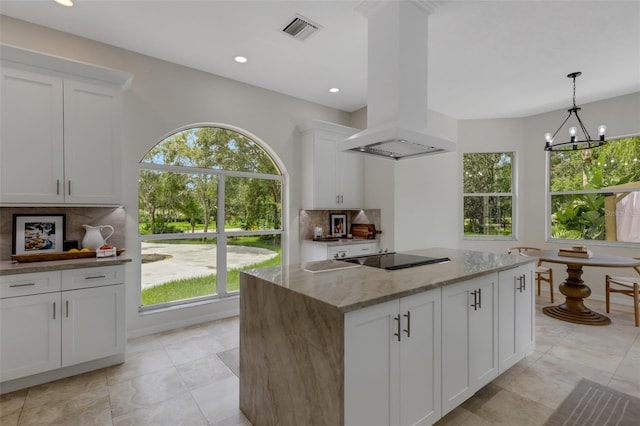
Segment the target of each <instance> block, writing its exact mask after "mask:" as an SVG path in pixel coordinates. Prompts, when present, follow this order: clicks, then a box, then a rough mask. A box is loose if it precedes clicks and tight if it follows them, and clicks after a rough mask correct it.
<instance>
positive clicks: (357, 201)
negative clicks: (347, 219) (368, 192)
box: [336, 147, 364, 209]
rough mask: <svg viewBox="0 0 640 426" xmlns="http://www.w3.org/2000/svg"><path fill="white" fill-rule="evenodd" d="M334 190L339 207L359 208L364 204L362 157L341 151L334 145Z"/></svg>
mask: <svg viewBox="0 0 640 426" xmlns="http://www.w3.org/2000/svg"><path fill="white" fill-rule="evenodd" d="M336 152H337V154H336V157H337V161H336V162H337V164H338V170H337V177H336V182H337V184H336V187H337V189H336V192H337V194H339V196H340V198H339V201H340V204H339V205H340V208H343V209H361V208H362V206H363V205H364V158H363V156H362V155H360V154H356V153H349V152H341V151H338V149H337V147H336Z"/></svg>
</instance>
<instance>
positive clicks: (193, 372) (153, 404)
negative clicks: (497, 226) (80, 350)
mask: <svg viewBox="0 0 640 426" xmlns="http://www.w3.org/2000/svg"><path fill="white" fill-rule="evenodd" d="M547 304H548V300H547V299H545V298H544V296H543V297H542V298H538V306H537V336H536V338H537V343H536V351H535V353H534V354H532V355H531V356H529V357H527V358H526V359H524V360H523V361H521V362H520V363H519V364H517V365H516V366H514V367H513V368H511V369H510V370H509V371H507V372H506V373H504V374H503V375H501V376H500V377H498V378H497V379H496V380H494V381H493V382H492V383H490V384H489V385H488V386H486V387H485V388H483V389H482V390H481V391H480V392H478V393H477V394H476V395H474V396H473V397H472V398H471V399H469V400H468V401H466V402H465V403H464V404H462V405H461V406H460V407H458V408H457V409H455V410H453V411H452V412H451V413H449V414H448V415H447V416H445V417H444V418H443V419H442V420H440V421H439V422H438V423H437V424H438V425H440V426H441V425H447V426H448V425H472V426H482V425H495V424H502V425H509V426H515V425H518V426H525V425H542V424H543V423H544V422H545V420H546V419H547V418H548V417H549V416H550V415H551V413H552V412H553V411H554V409H555V408H556V407H557V406H558V405H559V404H560V402H561V401H562V399H563V398H564V397H565V396H567V395H568V394H569V392H570V391H571V390H572V389H573V387H574V386H575V385H576V384H577V383H578V381H579V380H580V379H581V378H582V377H585V378H588V379H590V380H592V381H595V382H598V383H602V384H605V385H608V386H610V387H612V388H615V389H617V390H620V391H622V392H626V393H628V394H631V395H634V396H637V397H640V328H637V327H634V325H633V314H632V309H631V307H628V306H616V307H615V308H614V309H613V312H612V313H611V315H610V317H611V319H612V321H613V324H612V325H610V326H605V327H593V326H584V325H576V324H571V323H565V322H561V321H558V320H554V319H552V318H549V317H547V316H545V315H543V314H542V313H541V311H540V310H541V307H542V306H545V305H547ZM588 304H589V306H590V307H592V308H594V309H596V310H598V311H599V312H604V304H603V303H600V302H597V301H590V302H589V303H588ZM237 346H238V319H237V318H231V319H226V320H221V321H215V322H210V323H206V324H201V325H197V326H192V327H187V328H183V329H180V330H174V331H170V332H165V333H160V334H156V335H153V336H145V337H141V338H137V339H132V340H130V341H129V343H128V347H127V351H128V354H127V361H126V363H124V364H122V365H119V366H115V367H110V368H106V369H102V370H98V371H94V372H91V373H87V374H82V375H79V376H75V377H71V378H67V379H63V380H58V381H56V382H52V383H48V384H44V385H40V386H35V387H32V388H30V389H25V390H21V391H17V392H13V393H10V394H6V395H3V396H1V397H0V424H2V425H3V426H9V425H48V424H56V425H65V426H70V425H153V426H156V425H189V426H191V425H194V426H195V425H212V426H223V425H224V426H230V425H249V424H250V423H249V422H248V421H247V420H246V418H245V417H244V416H243V415H242V413H241V412H240V410H239V408H238V378H237V377H236V375H235V374H234V373H233V372H232V371H231V370H230V369H229V368H228V367H227V365H225V364H224V363H223V362H222V361H221V358H220V356H218V355H216V354H218V353H221V352H224V351H227V350H229V349H233V348H235V347H237ZM221 356H222V357H223V358H224V355H221ZM232 367H233V366H232Z"/></svg>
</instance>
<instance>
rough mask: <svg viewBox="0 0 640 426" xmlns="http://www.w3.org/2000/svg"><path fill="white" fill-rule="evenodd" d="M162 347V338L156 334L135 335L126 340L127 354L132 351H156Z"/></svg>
mask: <svg viewBox="0 0 640 426" xmlns="http://www.w3.org/2000/svg"><path fill="white" fill-rule="evenodd" d="M161 349H164V346H163V345H162V338H160V337H159V335H157V334H152V335H150V336H142V337H136V338H134V339H129V340H128V341H127V354H132V353H134V352H144V351H156V350H161Z"/></svg>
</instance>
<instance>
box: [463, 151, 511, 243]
mask: <svg viewBox="0 0 640 426" xmlns="http://www.w3.org/2000/svg"><path fill="white" fill-rule="evenodd" d="M462 158H463V160H462V163H463V167H462V172H463V176H462V181H463V199H464V202H463V204H464V218H463V227H464V237H465V238H470V239H471V238H491V239H501V238H504V239H512V238H513V226H514V221H513V213H514V212H513V158H514V153H513V152H486V153H485V152H483V153H466V154H463V156H462Z"/></svg>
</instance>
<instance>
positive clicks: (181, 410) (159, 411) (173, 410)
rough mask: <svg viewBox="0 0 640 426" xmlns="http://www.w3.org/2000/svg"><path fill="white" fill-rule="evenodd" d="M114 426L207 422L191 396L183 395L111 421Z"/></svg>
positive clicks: (179, 425)
mask: <svg viewBox="0 0 640 426" xmlns="http://www.w3.org/2000/svg"><path fill="white" fill-rule="evenodd" d="M113 425H114V426H136V425H140V426H148V425H153V426H164V425H167V426H200V425H203V426H204V425H207V420H206V419H205V418H204V416H203V415H202V413H201V412H200V408H198V405H197V404H196V403H195V401H194V400H193V398H192V397H191V394H189V393H188V392H187V393H183V394H181V395H178V396H177V397H175V398H172V399H170V400H168V401H163V402H160V403H157V404H154V405H151V406H149V407H147V408H141V409H138V410H135V411H132V412H130V413H128V414H125V415H123V416H120V417H116V418H114V419H113Z"/></svg>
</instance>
